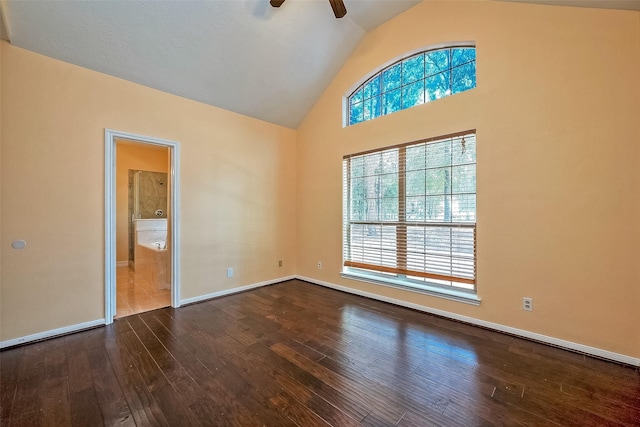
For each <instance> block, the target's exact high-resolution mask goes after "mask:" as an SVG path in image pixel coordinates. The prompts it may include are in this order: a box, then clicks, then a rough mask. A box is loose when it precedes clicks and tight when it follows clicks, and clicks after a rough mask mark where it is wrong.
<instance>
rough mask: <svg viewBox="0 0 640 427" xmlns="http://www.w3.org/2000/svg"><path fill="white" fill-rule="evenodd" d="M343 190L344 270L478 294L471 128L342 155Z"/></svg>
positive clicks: (474, 165) (474, 161) (474, 178)
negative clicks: (476, 289)
mask: <svg viewBox="0 0 640 427" xmlns="http://www.w3.org/2000/svg"><path fill="white" fill-rule="evenodd" d="M343 189H344V195H343V197H344V204H343V206H344V221H343V226H344V230H343V244H344V245H343V258H344V266H345V268H346V269H358V270H363V271H371V272H374V273H376V274H379V275H382V276H385V275H387V276H390V277H394V278H396V279H397V278H400V279H403V280H406V281H407V283H409V284H411V283H414V284H419V283H421V282H423V283H424V282H427V283H429V284H435V285H437V286H447V287H455V288H457V289H462V290H470V291H475V283H476V138H475V131H466V132H461V133H457V134H452V135H447V136H443V137H438V138H431V139H429V140H424V141H419V142H413V143H408V144H403V145H399V146H395V147H390V148H385V149H382V150H376V151H370V152H365V153H358V154H353V155H348V156H345V157H344V159H343Z"/></svg>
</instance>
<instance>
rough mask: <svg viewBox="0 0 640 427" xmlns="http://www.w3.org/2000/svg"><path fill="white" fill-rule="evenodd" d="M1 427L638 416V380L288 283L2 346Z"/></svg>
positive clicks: (546, 350) (618, 369)
mask: <svg viewBox="0 0 640 427" xmlns="http://www.w3.org/2000/svg"><path fill="white" fill-rule="evenodd" d="M0 358H1V359H0V374H1V378H0V379H1V387H0V398H1V399H0V425H2V426H23V425H24V426H38V425H46V426H49V425H51V426H64V425H71V426H98V425H108V426H112V425H124V426H134V425H137V426H155V425H164V426H166V425H168V426H199V425H211V426H305V427H306V426H327V425H331V426H394V425H397V426H437V425H442V426H474V425H535V426H539V425H552V426H554V425H577V426H603V425H607V426H609V425H611V426H616V425H626V426H640V376H639V374H638V372H637V371H636V370H634V369H632V368H628V367H623V366H619V365H617V364H614V363H609V362H605V361H601V360H596V359H592V358H589V357H585V356H582V355H578V354H575V353H571V352H567V351H564V350H560V349H556V348H552V347H548V346H545V345H542V344H537V343H532V342H529V341H526V340H522V339H519V338H515V337H511V336H507V335H503V334H500V333H496V332H492V331H487V330H483V329H480V328H476V327H473V326H469V325H464V324H461V323H457V322H453V321H449V320H446V319H442V318H439V317H435V316H430V315H427V314H424V313H420V312H416V311H412V310H409V309H404V308H401V307H396V306H393V305H390V304H385V303H382V302H378V301H374V300H370V299H366V298H362V297H358V296H355V295H350V294H345V293H342V292H338V291H334V290H331V289H326V288H323V287H320V286H316V285H312V284H308V283H304V282H300V281H289V282H284V283H280V284H277V285H272V286H267V287H263V288H259V289H255V290H252V291H249V292H245V293H241V294H236V295H232V296H227V297H224V298H219V299H215V300H211V301H207V302H203V303H199V304H194V305H191V306H187V307H183V308H180V309H177V310H174V309H172V308H164V309H160V310H155V311H150V312H146V313H142V314H138V315H133V316H129V317H124V318H121V319H118V320H116V321H115V322H114V324H113V325H110V326H108V327H102V328H97V329H93V330H90V331H85V332H81V333H77V334H73V335H68V336H65V337H60V338H56V339H51V340H48V341H44V342H40V343H35V344H31V345H26V346H22V347H17V348H13V349H8V350H5V351H3V352H1V353H0Z"/></svg>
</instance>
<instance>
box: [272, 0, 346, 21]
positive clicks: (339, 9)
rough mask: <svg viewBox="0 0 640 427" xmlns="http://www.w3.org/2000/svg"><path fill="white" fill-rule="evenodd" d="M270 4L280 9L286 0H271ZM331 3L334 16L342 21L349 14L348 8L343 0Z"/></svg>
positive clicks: (333, 0) (330, 0)
mask: <svg viewBox="0 0 640 427" xmlns="http://www.w3.org/2000/svg"><path fill="white" fill-rule="evenodd" d="M269 3H270V4H271V6H273V7H280V6H282V3H284V0H269ZM329 3H331V9H333V14H334V15H336V18H338V19H340V18H342V17H343V16H344V15H346V14H347V8H346V7H344V2H343V1H342V0H329Z"/></svg>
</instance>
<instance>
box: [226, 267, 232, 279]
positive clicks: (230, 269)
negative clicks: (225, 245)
mask: <svg viewBox="0 0 640 427" xmlns="http://www.w3.org/2000/svg"><path fill="white" fill-rule="evenodd" d="M227 277H229V278H231V277H233V267H229V268H227Z"/></svg>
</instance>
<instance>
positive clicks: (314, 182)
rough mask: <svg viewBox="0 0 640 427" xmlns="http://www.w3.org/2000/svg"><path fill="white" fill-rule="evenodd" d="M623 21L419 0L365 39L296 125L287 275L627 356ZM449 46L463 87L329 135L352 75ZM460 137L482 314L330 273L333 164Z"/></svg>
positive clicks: (636, 134)
mask: <svg viewBox="0 0 640 427" xmlns="http://www.w3.org/2000/svg"><path fill="white" fill-rule="evenodd" d="M638 15H639V13H638V12H631V11H613V10H597V9H584V8H565V7H552V6H540V5H527V4H509V3H499V2H476V1H470V2H461V1H456V2H437V1H436V2H430V1H428V2H423V3H421V4H420V5H418V6H416V7H414V8H413V9H411V10H409V11H408V12H406V13H404V14H402V15H400V16H399V17H397V18H396V19H394V20H392V21H390V22H388V23H386V24H384V25H383V26H381V27H379V28H378V29H376V30H374V31H373V32H371V33H369V34H368V35H367V36H366V37H365V39H364V40H363V42H362V43H361V44H360V45H359V46H358V48H357V49H356V51H355V52H354V53H353V54H352V55H351V57H350V59H349V60H348V61H347V62H346V64H345V65H344V67H343V68H342V69H341V71H340V72H339V73H338V74H337V76H336V77H335V79H334V80H333V82H332V84H331V85H330V86H329V87H328V89H327V90H326V91H325V93H324V95H323V96H322V97H321V98H320V100H319V101H318V102H317V103H316V105H315V107H314V109H313V110H312V112H311V113H310V114H309V115H308V116H307V118H306V119H305V121H304V123H303V124H302V126H301V127H300V129H299V130H298V131H299V134H298V218H299V222H298V224H299V228H298V251H299V256H298V273H299V274H301V275H303V276H307V277H311V278H314V279H318V280H324V281H326V282H331V283H334V284H339V285H342V286H347V287H351V288H354V289H358V290H360V291H366V292H372V293H376V294H379V295H382V296H386V297H391V298H397V299H400V300H404V301H408V302H412V303H415V304H421V305H424V306H429V307H432V308H435V309H440V310H445V311H449V312H452V313H456V314H458V315H464V316H470V317H473V318H476V319H481V320H484V321H489V322H494V323H498V324H502V325H506V326H510V327H515V328H519V329H523V330H526V331H531V332H535V333H539V334H544V335H547V336H551V337H555V338H560V339H564V340H568V341H572V342H576V343H580V344H584V345H590V346H594V347H597V348H601V349H606V350H609V351H613V352H619V353H621V354H625V355H630V356H633V357H640V327H639V326H638V313H639V312H640V287H639V286H638V283H640V277H639V274H638V268H637V267H636V266H637V265H638V262H637V254H638V252H639V248H638V240H637V238H636V237H635V236H637V233H638V230H639V227H640V226H639V225H638V221H637V218H638V217H639V214H640V212H639V210H638V197H637V194H636V193H637V191H636V190H635V187H633V186H632V183H638V182H639V177H640V168H638V167H637V165H638V157H639V155H640V151H639V148H640V146H639V145H638V141H640V130H639V129H640V128H638V126H637V121H638V105H640V79H638V76H640V55H638V54H637V53H638V51H639V39H638V30H639V20H638ZM596 29H597V30H596ZM453 41H475V42H476V44H477V70H478V71H477V88H476V89H473V90H470V91H468V92H464V93H461V94H457V95H454V96H450V97H448V98H444V99H441V100H438V101H435V102H432V103H429V104H425V105H422V106H418V107H414V108H411V109H408V110H404V111H401V112H397V113H394V114H391V115H388V116H384V117H380V118H378V119H375V120H373V121H370V122H364V123H361V124H358V125H355V126H350V127H347V128H343V127H342V125H341V124H342V106H341V99H342V97H343V96H344V95H346V94H348V90H349V89H350V88H352V87H354V85H355V84H356V83H357V82H358V81H360V79H362V78H363V77H364V76H365V75H367V74H369V73H371V72H372V71H374V70H375V69H376V68H377V67H379V66H380V64H384V63H388V62H389V61H391V60H393V59H394V58H398V57H400V56H401V55H403V54H405V53H406V52H409V51H412V50H415V49H420V48H423V47H427V46H432V45H436V44H439V43H447V42H453ZM474 128H475V129H477V158H478V165H477V191H478V198H477V206H478V221H477V230H478V231H477V233H478V240H477V246H478V276H477V277H478V294H479V296H480V297H481V298H482V303H481V305H480V306H479V307H474V306H470V305H466V304H463V303H457V302H453V301H447V300H443V299H439V298H434V297H429V296H426V295H421V294H415V293H411V292H405V291H400V290H397V289H392V288H388V287H382V286H376V285H372V284H366V283H363V282H358V281H354V280H347V279H343V278H341V277H340V275H339V273H340V271H341V261H342V259H341V237H342V236H341V216H342V209H341V205H342V199H341V195H342V191H341V187H342V182H341V179H342V174H341V158H342V156H343V155H344V154H348V153H355V152H360V151H365V150H368V149H372V148H377V147H384V146H388V145H393V144H398V143H403V142H410V141H415V140H419V139H423V138H427V137H433V136H438V135H443V134H447V133H451V132H456V131H462V130H466V129H474ZM320 260H322V261H323V262H324V266H323V269H322V270H318V269H317V268H316V263H317V261H320ZM524 296H527V297H532V298H533V300H534V311H533V312H525V311H523V310H522V297H524Z"/></svg>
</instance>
